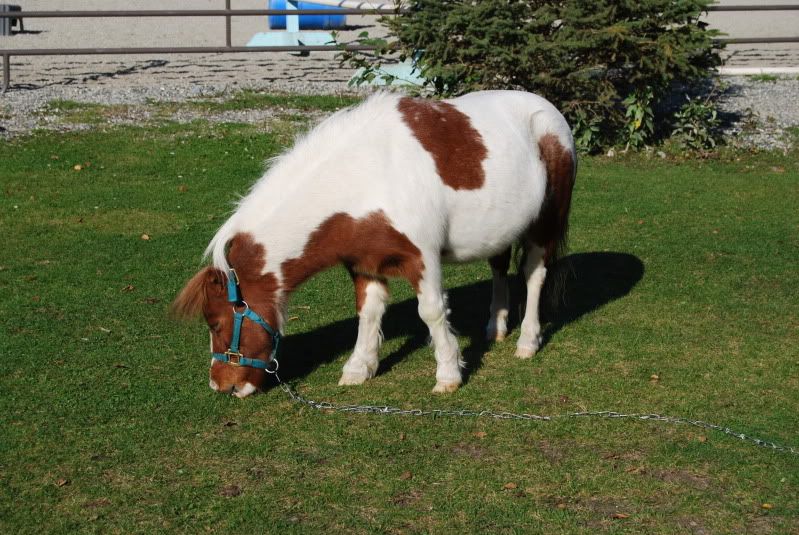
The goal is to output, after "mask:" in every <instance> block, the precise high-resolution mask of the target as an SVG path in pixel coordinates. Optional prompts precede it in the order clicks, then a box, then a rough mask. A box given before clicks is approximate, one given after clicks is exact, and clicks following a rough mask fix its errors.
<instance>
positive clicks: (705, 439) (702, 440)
mask: <svg viewBox="0 0 799 535" xmlns="http://www.w3.org/2000/svg"><path fill="white" fill-rule="evenodd" d="M697 440H698V441H699V442H702V443H704V442H707V437H706V436H704V435H702V436H700V437H699V438H697Z"/></svg>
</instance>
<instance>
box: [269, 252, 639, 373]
mask: <svg viewBox="0 0 799 535" xmlns="http://www.w3.org/2000/svg"><path fill="white" fill-rule="evenodd" d="M643 275H644V265H643V263H642V262H641V260H640V259H638V258H637V257H635V256H633V255H630V254H627V253H616V252H594V253H577V254H571V255H568V256H565V257H563V258H561V259H559V260H558V261H557V262H556V263H555V265H554V266H552V267H551V268H550V269H549V276H548V277H547V282H546V283H545V285H544V291H543V294H542V295H543V296H544V297H543V298H542V300H541V303H540V304H539V311H540V314H541V315H540V317H541V324H542V338H543V345H542V348H541V350H544V348H545V347H546V345H547V343H548V342H549V341H550V340H551V339H552V337H553V336H554V335H555V334H556V333H557V332H559V331H560V330H561V329H563V328H564V327H566V326H568V325H569V324H571V323H574V322H576V321H578V320H579V319H580V318H581V317H582V316H584V315H585V314H589V313H591V312H593V311H595V310H598V309H599V308H601V307H603V306H604V305H606V304H608V303H610V302H612V301H615V300H617V299H620V298H622V297H624V296H625V295H627V294H629V293H630V291H632V289H633V288H634V287H635V286H636V284H638V282H639V281H640V280H641V279H642V278H643ZM447 294H448V296H449V307H450V309H451V311H452V312H451V313H450V316H449V320H450V324H451V325H452V328H453V330H454V331H455V332H456V333H457V334H458V335H459V336H460V337H467V338H468V342H467V344H466V346H465V347H464V348H463V357H464V360H465V361H466V369H465V370H464V384H466V383H468V380H469V377H470V376H471V375H472V374H473V373H474V372H475V371H477V370H479V369H480V367H481V366H482V357H483V354H484V353H485V352H486V351H487V350H488V349H489V348H490V347H491V344H492V343H491V342H487V341H486V340H485V326H486V323H487V322H488V308H489V304H490V302H491V281H490V280H484V281H479V282H475V283H472V284H467V285H464V286H459V287H457V288H451V289H449V290H448V291H447ZM525 299H526V292H525V288H524V284H523V281H522V280H521V277H514V278H511V304H510V317H509V321H508V328H509V332H512V330H513V329H514V328H515V327H517V326H518V324H519V322H520V319H521V318H520V311H521V310H523V308H524V302H525ZM357 331H358V319H357V317H352V318H349V319H346V320H341V321H337V322H334V323H331V324H328V325H325V326H323V327H319V328H317V329H314V330H311V331H307V332H303V333H298V334H295V335H289V336H287V337H286V338H285V340H284V342H283V344H282V346H281V353H282V354H283V355H284V358H283V359H281V370H282V372H281V375H282V377H283V378H284V379H286V380H293V379H298V378H303V377H305V376H307V375H309V374H310V373H311V372H313V371H314V370H315V369H316V368H317V367H318V366H319V365H320V364H322V363H327V362H331V361H333V360H335V359H336V358H338V356H339V355H341V354H342V353H345V352H348V351H351V350H352V347H353V346H354V345H355V337H356V334H357ZM383 335H384V337H385V339H386V340H393V339H396V338H405V342H404V343H403V344H402V345H401V346H400V347H399V348H398V349H396V350H395V351H393V352H392V353H390V354H388V355H385V356H383V358H382V359H381V360H380V367H379V368H378V372H377V373H378V374H382V373H386V372H388V371H390V370H391V369H392V368H393V367H394V366H395V365H396V364H397V363H399V362H401V361H402V360H403V359H404V358H405V357H407V356H408V355H410V354H411V353H413V352H414V351H416V350H418V349H420V348H421V347H423V346H425V345H426V344H427V341H428V336H429V335H428V331H427V327H426V326H425V325H424V323H423V322H422V321H421V320H420V319H419V317H418V314H417V302H416V299H406V300H404V301H400V302H398V303H394V304H391V305H389V307H388V308H387V310H386V314H385V316H384V317H383ZM504 343H507V342H504Z"/></svg>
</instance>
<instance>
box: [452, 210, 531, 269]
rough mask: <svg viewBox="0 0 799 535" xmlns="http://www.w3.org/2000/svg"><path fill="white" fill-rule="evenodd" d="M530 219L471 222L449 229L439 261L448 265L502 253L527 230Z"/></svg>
mask: <svg viewBox="0 0 799 535" xmlns="http://www.w3.org/2000/svg"><path fill="white" fill-rule="evenodd" d="M530 219H531V217H520V218H515V220H512V221H508V220H507V219H505V220H503V221H496V222H493V221H486V220H483V221H479V220H472V222H471V224H470V225H464V224H461V225H459V226H453V227H450V233H449V236H448V238H449V239H448V240H447V243H446V245H445V247H444V248H443V251H442V258H443V259H444V260H446V261H448V262H468V261H471V260H481V259H485V258H490V257H492V256H494V255H497V254H499V253H502V252H503V251H505V250H506V249H507V248H508V247H509V246H511V245H513V243H514V242H515V241H516V240H518V239H519V237H520V236H521V235H522V234H523V233H524V232H525V231H526V230H527V227H528V226H529V222H530Z"/></svg>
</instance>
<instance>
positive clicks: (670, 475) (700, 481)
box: [652, 468, 711, 490]
mask: <svg viewBox="0 0 799 535" xmlns="http://www.w3.org/2000/svg"><path fill="white" fill-rule="evenodd" d="M652 477H654V478H656V479H660V480H661V481H665V482H667V483H674V484H675V485H677V486H680V487H690V488H692V489H696V490H707V489H708V488H709V487H710V483H711V480H710V478H709V477H708V476H706V475H702V474H695V473H691V472H688V471H687V470H680V469H677V468H673V469H669V470H656V471H654V472H653V473H652Z"/></svg>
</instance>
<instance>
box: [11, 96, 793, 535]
mask: <svg viewBox="0 0 799 535" xmlns="http://www.w3.org/2000/svg"><path fill="white" fill-rule="evenodd" d="M294 105H296V103H295V104H294ZM309 106H310V107H311V108H313V105H311V104H309ZM318 107H324V106H317V108H318ZM325 109H327V108H325ZM282 128H285V125H284V124H283V123H281V126H280V128H279V129H278V131H277V132H271V131H270V132H266V133H258V132H256V131H255V130H254V129H253V128H251V127H246V126H241V125H222V126H219V125H208V124H203V123H192V124H191V125H184V126H179V125H165V126H162V127H154V128H147V129H136V128H120V129H111V130H106V131H103V132H100V131H89V132H82V133H74V134H46V133H42V134H38V135H35V136H32V137H29V138H23V139H18V140H16V141H12V142H6V143H3V144H2V145H0V162H2V166H1V167H0V179H1V182H0V183H1V184H2V192H3V194H2V197H0V210H2V212H1V213H2V219H0V222H2V229H3V253H4V254H3V256H2V258H0V290H2V296H3V298H2V300H0V317H1V318H2V338H0V352H1V353H2V355H3V371H2V374H0V389H1V390H0V391H1V392H2V394H1V395H0V415H1V416H0V429H1V431H0V531H2V532H3V533H40V532H43V531H44V532H49V533H75V532H96V533H131V532H141V533H152V532H187V533H198V532H203V531H212V532H234V531H245V530H246V531H250V532H253V531H254V532H275V533H277V532H280V533H286V532H288V533H318V532H330V533H339V532H345V531H346V532H355V533H383V532H388V533H433V532H434V533H455V532H479V533H547V534H550V533H596V532H599V533H664V534H666V533H744V532H749V533H792V532H794V533H795V532H796V531H797V530H799V456H791V455H788V454H784V453H778V452H772V451H769V450H767V449H762V448H757V447H755V446H752V445H750V444H747V443H744V442H741V441H738V440H735V439H732V438H729V437H727V436H725V435H722V434H720V433H716V432H709V431H703V430H701V429H697V428H693V427H688V426H675V425H668V424H662V423H653V422H634V421H616V420H601V419H580V420H560V421H554V422H549V423H535V422H532V423H531V422H514V421H494V420H475V419H444V418H439V419H431V418H413V417H399V416H395V417H382V416H368V415H346V414H336V413H327V412H318V411H314V410H312V409H310V408H307V407H303V406H298V405H296V404H294V403H292V402H291V401H290V400H289V399H287V397H286V395H285V394H284V393H283V392H281V391H280V390H278V389H272V390H270V391H268V392H267V393H265V394H264V395H261V396H257V397H253V398H250V399H247V400H244V401H242V400H238V399H235V398H231V397H225V396H221V395H218V394H214V393H213V392H212V391H211V390H210V389H209V388H208V386H207V369H208V362H209V357H208V354H207V347H208V338H207V334H206V332H205V328H204V326H203V325H202V324H201V323H200V322H196V323H189V324H183V323H177V322H174V321H171V320H169V319H168V318H167V315H166V309H167V306H168V303H169V301H170V300H171V299H172V298H173V297H174V295H175V294H176V292H177V291H178V290H179V289H180V288H181V286H182V284H183V282H184V281H185V280H186V279H187V278H188V277H190V276H191V275H192V274H193V273H194V272H195V271H196V270H197V268H198V267H199V266H200V258H199V257H200V253H201V252H202V250H203V249H204V247H205V245H206V244H207V242H208V240H209V239H210V238H211V236H212V235H213V233H214V231H215V229H216V228H217V227H218V226H219V225H220V224H221V223H222V222H223V221H224V219H225V216H226V214H227V213H229V211H230V209H231V203H232V202H233V201H234V200H235V199H236V198H237V195H239V194H241V193H243V192H245V191H246V190H247V188H248V186H249V184H251V183H252V181H253V180H255V179H256V178H257V177H258V176H259V174H260V172H261V169H262V162H263V161H264V160H265V159H266V158H268V157H270V156H273V155H275V154H276V153H277V152H278V151H280V150H282V148H283V145H284V143H286V142H287V136H285V135H284V134H285V133H284V132H283V131H282ZM797 161H798V160H797V158H796V154H789V155H786V156H781V155H768V154H760V155H744V154H741V155H729V156H725V157H724V158H720V159H718V160H705V161H696V162H674V161H661V160H659V159H658V160H654V159H653V160H650V159H646V158H645V157H643V156H641V157H638V156H636V157H627V158H623V159H619V158H616V159H613V160H609V159H605V158H598V159H584V160H583V161H582V162H581V166H580V171H579V176H578V182H577V186H576V191H575V197H574V206H573V217H572V220H571V255H570V256H569V257H568V258H567V259H566V260H567V261H568V262H564V263H562V264H561V265H560V267H559V268H560V269H565V270H567V272H568V276H567V291H566V294H565V299H566V302H565V303H563V302H560V303H559V304H558V305H556V306H547V307H545V308H546V310H545V314H546V315H547V317H548V318H549V320H550V322H549V323H548V327H547V333H548V334H547V336H548V339H549V341H548V343H547V345H546V346H545V347H544V348H543V350H542V351H541V352H540V353H539V355H537V356H536V357H535V358H534V359H533V360H530V361H519V360H518V359H515V358H514V357H513V350H514V341H515V337H516V336H517V334H518V332H517V329H514V332H513V335H512V336H511V337H510V339H509V340H508V341H506V342H504V343H500V344H495V345H493V346H486V345H485V344H484V343H483V342H482V341H481V338H482V329H483V325H484V323H485V321H486V319H487V311H488V297H489V293H490V284H489V282H487V281H488V277H489V270H488V268H487V265H485V264H484V263H478V264H473V265H466V266H448V267H447V268H446V274H445V280H446V284H447V286H448V287H449V288H450V289H451V291H450V296H451V300H450V301H451V307H452V309H453V317H452V319H453V324H454V326H455V328H456V329H457V331H458V332H459V333H460V340H461V344H462V348H463V350H464V353H465V356H466V358H467V360H468V361H469V372H468V381H467V383H466V384H465V386H464V387H463V388H462V389H461V390H460V391H458V392H457V393H455V394H453V395H450V396H435V395H432V394H431V393H430V389H431V388H432V386H433V384H434V361H433V356H432V350H431V348H430V347H428V346H427V345H426V333H425V327H424V325H423V324H422V323H421V321H420V320H418V318H417V317H416V315H415V308H416V306H415V302H414V300H413V296H412V293H411V292H410V291H409V289H408V288H407V285H405V284H401V283H396V284H393V285H392V292H393V300H394V303H395V304H394V305H392V307H391V308H390V309H389V311H388V313H387V316H386V319H385V323H384V327H385V329H384V330H385V335H386V343H385V344H384V346H383V348H382V350H381V356H382V359H383V363H382V368H381V372H380V374H379V375H378V376H377V377H376V378H375V379H373V380H372V381H370V382H369V383H368V384H366V385H364V386H362V387H347V388H344V387H338V386H336V381H337V379H338V375H339V373H340V369H341V365H342V364H343V362H344V360H345V359H346V357H347V352H348V350H349V349H350V348H351V345H352V343H353V341H354V335H355V328H356V324H355V322H354V319H353V296H352V290H351V289H350V284H351V283H350V282H349V280H348V277H347V276H346V274H345V273H344V272H343V271H342V270H333V271H330V272H327V273H325V274H323V275H320V276H319V277H317V278H315V279H312V280H311V281H309V282H308V283H307V284H306V285H305V286H303V287H302V289H301V290H300V291H299V292H298V293H297V294H296V295H295V296H294V297H293V299H292V302H291V307H290V309H289V316H290V318H291V319H290V321H289V322H288V324H287V326H286V331H287V335H288V336H287V338H286V340H285V344H284V346H283V347H282V354H281V357H280V358H281V367H282V370H284V372H283V376H284V379H289V380H291V381H294V382H295V383H296V386H297V388H298V390H299V391H300V392H301V393H302V394H303V395H306V396H308V397H310V398H312V399H317V400H329V401H333V402H337V403H345V404H346V403H379V404H391V405H398V406H402V407H409V408H416V407H419V408H439V407H440V408H471V409H483V408H491V409H494V410H508V411H523V412H530V413H543V414H553V413H562V412H568V411H577V410H585V409H587V410H601V409H610V410H618V411H624V412H657V413H662V414H670V415H677V416H685V417H690V418H697V419H702V420H707V421H711V422H714V423H719V424H723V425H728V426H730V427H732V428H733V429H736V430H740V431H742V432H745V433H749V434H753V435H755V436H760V437H763V438H768V439H772V440H775V441H778V442H781V443H787V444H791V445H794V446H796V445H799V419H797V417H796V411H797V406H798V405H799V364H798V362H799V359H798V358H797V357H799V350H798V349H797V348H799V300H797V299H796V288H797V287H799V270H797V265H799V216H798V215H797V209H796V208H797V206H799V166H797ZM78 164H79V165H81V166H82V168H81V170H80V171H76V170H75V167H74V166H75V165H78ZM143 234H147V235H148V236H149V239H148V240H144V239H142V235H143ZM567 266H570V267H567ZM515 321H516V322H517V321H518V319H516V320H515ZM652 375H657V376H658V377H659V379H658V380H653V379H652V378H651V377H652ZM764 503H768V504H771V505H772V508H771V509H766V508H763V507H762V505H763V504H764ZM619 513H621V514H623V515H628V516H626V517H624V518H619V517H618V516H619V515H618V514H619ZM614 515H616V516H617V517H616V518H614Z"/></svg>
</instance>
